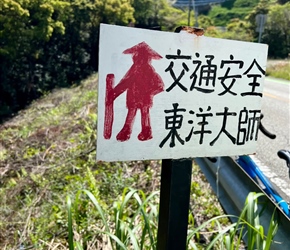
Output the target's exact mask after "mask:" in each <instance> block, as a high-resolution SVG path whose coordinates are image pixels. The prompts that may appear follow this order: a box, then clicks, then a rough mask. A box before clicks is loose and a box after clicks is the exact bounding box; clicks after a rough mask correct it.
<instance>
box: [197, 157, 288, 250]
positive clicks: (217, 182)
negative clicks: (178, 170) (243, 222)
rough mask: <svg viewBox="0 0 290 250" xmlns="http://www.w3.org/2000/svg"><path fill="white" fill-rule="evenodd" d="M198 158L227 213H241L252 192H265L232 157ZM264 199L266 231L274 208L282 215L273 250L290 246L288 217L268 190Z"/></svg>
mask: <svg viewBox="0 0 290 250" xmlns="http://www.w3.org/2000/svg"><path fill="white" fill-rule="evenodd" d="M195 162H196V163H197V164H198V165H199V166H200V168H201V170H202V171H203V173H204V174H205V176H206V178H207V180H208V181H209V183H210V184H211V186H212V188H213V190H214V192H215V193H216V194H217V196H218V199H219V201H220V203H221V205H222V207H223V209H224V210H225V212H226V213H227V214H230V215H236V216H239V215H240V212H241V210H242V208H243V205H244V202H245V199H246V197H247V196H248V194H249V193H250V192H257V193H263V190H262V189H261V188H260V187H259V186H258V185H257V184H256V183H255V182H254V181H253V180H252V179H251V178H250V177H249V176H248V175H247V173H246V172H245V171H244V170H243V169H242V168H240V166H239V165H238V164H237V163H236V162H235V161H234V160H233V159H232V158H230V157H221V158H219V160H218V161H217V162H216V163H212V162H211V161H209V160H207V159H206V158H196V159H195ZM217 176H218V178H217ZM265 201H266V202H267V206H266V208H265V210H264V211H263V213H262V215H261V217H260V223H261V225H262V226H263V227H264V228H265V234H267V230H268V227H269V224H270V219H271V216H272V214H273V212H274V211H275V209H276V211H277V215H278V216H277V217H278V219H279V228H278V231H277V234H276V235H275V238H274V243H273V244H272V245H271V250H284V249H290V237H289V232H290V220H289V218H288V217H287V216H286V215H285V214H284V213H283V211H282V210H281V209H280V208H279V207H277V206H276V205H275V204H274V203H273V201H272V200H271V199H270V198H269V197H268V196H267V195H266V194H265ZM261 206H262V205H261Z"/></svg>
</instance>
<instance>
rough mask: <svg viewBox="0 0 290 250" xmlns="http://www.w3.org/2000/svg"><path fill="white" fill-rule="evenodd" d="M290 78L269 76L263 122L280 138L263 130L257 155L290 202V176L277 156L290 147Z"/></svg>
mask: <svg viewBox="0 0 290 250" xmlns="http://www.w3.org/2000/svg"><path fill="white" fill-rule="evenodd" d="M289 90H290V82H289V81H283V80H278V79H274V78H266V82H265V86H264V95H263V102H262V113H263V114H264V116H265V117H264V118H263V120H262V123H263V125H264V126H265V127H266V128H267V129H268V130H269V131H270V132H272V133H274V134H276V136H277V138H276V139H275V140H271V139H269V138H267V137H265V136H264V135H263V134H262V133H260V134H259V139H258V149H257V154H256V156H255V157H256V159H257V160H258V161H259V165H260V167H261V169H262V170H263V172H264V173H265V175H266V176H267V177H268V178H269V179H270V180H271V182H272V183H273V185H274V186H276V187H277V188H278V189H280V192H282V193H281V195H282V196H283V198H284V199H285V200H286V201H289V202H290V179H289V174H288V169H287V167H286V164H285V162H284V161H282V160H280V159H279V158H278V156H277V151H278V150H279V149H288V150H290V91H289Z"/></svg>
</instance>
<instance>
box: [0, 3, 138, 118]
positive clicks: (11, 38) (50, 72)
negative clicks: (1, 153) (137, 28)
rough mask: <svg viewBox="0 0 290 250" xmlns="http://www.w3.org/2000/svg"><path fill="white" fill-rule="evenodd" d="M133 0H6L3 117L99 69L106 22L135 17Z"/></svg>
mask: <svg viewBox="0 0 290 250" xmlns="http://www.w3.org/2000/svg"><path fill="white" fill-rule="evenodd" d="M133 12H134V9H133V7H132V6H131V0H1V1H0V64H1V68H0V121H1V118H2V117H3V116H5V115H8V114H9V113H12V112H15V111H17V110H18V109H20V108H23V106H25V105H26V104H28V103H29V102H30V101H31V100H32V99H34V98H37V97H39V96H40V95H41V94H42V93H43V92H46V91H47V90H50V89H52V88H54V87H58V86H59V87H65V86H69V85H71V84H76V83H78V82H79V81H80V80H81V79H82V78H84V77H86V76H87V75H88V74H90V73H91V72H93V71H94V70H95V71H96V70H97V58H98V36H99V34H98V31H99V25H100V23H101V22H104V23H112V24H119V25H127V24H128V22H129V20H130V19H131V20H134V17H133Z"/></svg>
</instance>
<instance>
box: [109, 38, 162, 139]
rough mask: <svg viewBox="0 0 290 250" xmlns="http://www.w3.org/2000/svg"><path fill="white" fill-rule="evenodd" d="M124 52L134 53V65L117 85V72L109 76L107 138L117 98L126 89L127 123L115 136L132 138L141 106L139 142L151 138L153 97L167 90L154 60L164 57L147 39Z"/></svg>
mask: <svg viewBox="0 0 290 250" xmlns="http://www.w3.org/2000/svg"><path fill="white" fill-rule="evenodd" d="M123 53H124V54H132V59H133V65H132V66H131V68H130V69H129V70H128V72H127V73H126V74H125V76H124V77H123V78H122V79H121V81H120V82H119V83H118V85H117V86H116V87H114V88H113V83H114V75H113V74H108V75H107V79H106V84H107V86H106V103H105V105H106V113H105V124H104V126H105V128H104V138H105V139H110V138H111V133H112V125H113V119H114V111H113V103H114V100H115V99H116V98H117V97H118V96H119V95H121V94H122V93H123V92H125V91H127V99H126V105H127V108H128V113H127V117H126V121H125V124H124V126H123V128H122V130H121V131H120V132H119V133H118V135H117V137H116V138H117V140H118V141H127V140H129V139H130V136H131V133H132V127H133V124H134V120H135V116H136V113H137V110H138V109H139V110H140V112H141V126H142V130H141V132H140V134H139V135H138V139H139V140H140V141H145V140H149V139H151V138H152V129H151V123H150V113H149V110H150V108H151V107H152V106H153V97H154V96H155V95H156V94H158V93H160V92H162V91H164V83H163V81H162V79H161V77H160V76H159V75H158V73H157V72H156V71H155V69H154V68H153V67H152V65H151V60H152V59H155V60H158V59H161V58H162V56H160V55H159V54H158V53H157V52H156V51H154V50H152V49H151V48H150V47H149V46H148V45H147V44H146V43H145V42H142V43H139V44H137V45H135V46H133V47H132V48H129V49H127V50H125V51H124V52H123Z"/></svg>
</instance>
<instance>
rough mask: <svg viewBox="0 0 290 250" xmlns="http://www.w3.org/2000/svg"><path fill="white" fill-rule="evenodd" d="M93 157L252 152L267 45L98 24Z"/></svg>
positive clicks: (155, 156) (126, 157)
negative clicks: (95, 138) (95, 132)
mask: <svg viewBox="0 0 290 250" xmlns="http://www.w3.org/2000/svg"><path fill="white" fill-rule="evenodd" d="M99 46H100V47H99V51H100V52H99V83H98V139H97V159H99V160H104V161H121V160H122V161H123V160H124V161H125V160H144V159H179V158H192V157H209V156H233V155H240V154H250V153H254V152H255V148H256V144H257V139H258V125H259V121H260V116H261V100H262V96H263V84H264V77H265V68H266V62H267V50H268V46H267V45H265V44H257V43H248V42H240V41H232V40H224V39H216V38H210V37H206V36H197V35H196V34H191V33H188V32H181V33H171V32H161V31H152V30H144V29H136V28H131V27H120V26H115V25H105V24H101V27H100V44H99Z"/></svg>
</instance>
